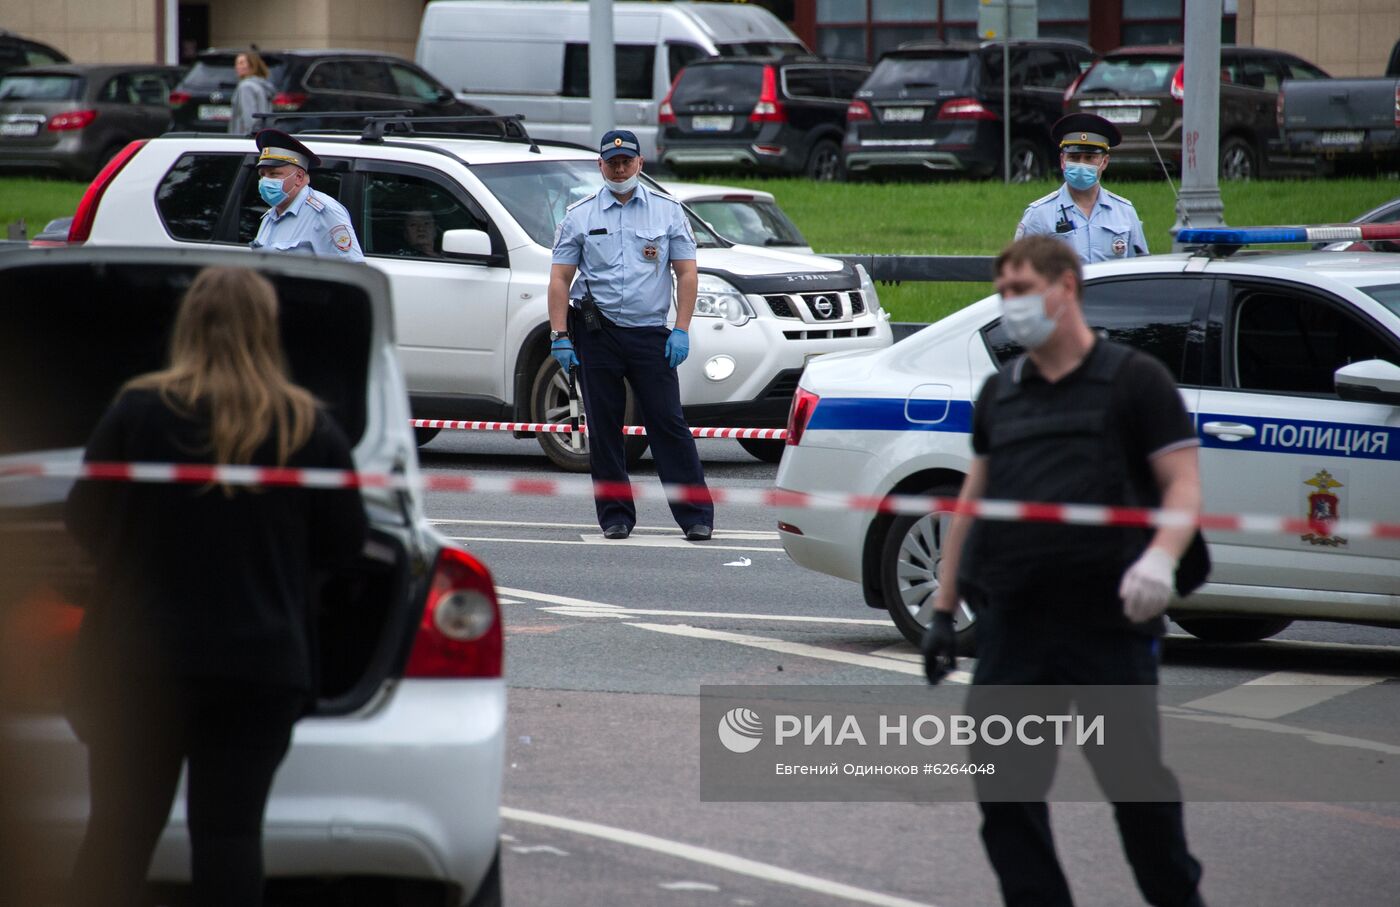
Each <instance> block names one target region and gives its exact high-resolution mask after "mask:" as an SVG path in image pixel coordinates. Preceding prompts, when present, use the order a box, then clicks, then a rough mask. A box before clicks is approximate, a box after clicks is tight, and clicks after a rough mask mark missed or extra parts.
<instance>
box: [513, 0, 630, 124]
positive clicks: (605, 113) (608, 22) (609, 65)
mask: <svg viewBox="0 0 1400 907" xmlns="http://www.w3.org/2000/svg"><path fill="white" fill-rule="evenodd" d="M613 52H614V45H613V4H612V0H588V96H589V105H588V112H589V119H590V122H591V123H592V126H593V138H592V140H591V141H593V142H597V141H598V140H599V139H601V138H602V137H603V133H605V132H607V131H608V130H610V129H612V128H613V126H615V125H616V124H615V123H614V122H613V117H614V116H615V115H616V114H615V113H614V105H613V98H614V96H615V94H616V84H617V83H616V81H615V76H616V70H615V67H614V61H613ZM526 126H529V124H528V123H527V124H526Z"/></svg>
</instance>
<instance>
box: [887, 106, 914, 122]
mask: <svg viewBox="0 0 1400 907" xmlns="http://www.w3.org/2000/svg"><path fill="white" fill-rule="evenodd" d="M880 119H881V120H883V121H884V122H886V123H921V122H923V119H924V109H923V108H922V107H886V108H885V109H884V110H883V111H882V112H881V114H880Z"/></svg>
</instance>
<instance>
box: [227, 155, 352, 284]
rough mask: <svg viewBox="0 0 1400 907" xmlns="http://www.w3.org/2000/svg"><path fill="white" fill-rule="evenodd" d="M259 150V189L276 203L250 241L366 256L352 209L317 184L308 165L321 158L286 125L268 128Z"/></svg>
mask: <svg viewBox="0 0 1400 907" xmlns="http://www.w3.org/2000/svg"><path fill="white" fill-rule="evenodd" d="M253 141H254V142H256V143H257V146H258V150H259V151H260V152H261V153H260V154H259V155H258V194H259V195H260V196H262V200H263V201H265V202H267V203H268V204H269V205H271V206H272V207H270V208H268V210H267V213H266V214H264V215H263V218H262V223H260V224H259V225H258V235H257V236H255V237H254V238H253V241H252V242H251V243H250V244H249V245H251V246H252V247H253V248H254V249H271V250H274V251H278V252H293V251H295V252H309V253H311V254H312V255H322V256H325V257H327V258H339V259H340V260H342V261H364V260H365V256H364V253H363V252H361V251H360V241H359V239H357V238H356V237H355V228H354V227H353V226H351V224H350V213H349V212H348V211H346V210H345V207H344V206H343V205H341V203H340V202H338V201H336V200H335V199H333V198H331V197H330V196H329V195H327V194H326V193H324V192H317V191H316V190H315V189H312V188H311V177H310V176H308V175H307V171H308V170H310V169H311V168H312V167H317V166H320V164H321V159H320V158H318V157H317V156H316V155H315V154H313V153H312V152H311V149H310V148H307V147H306V146H305V145H303V144H302V143H301V142H298V141H297V140H296V139H294V138H292V137H291V136H290V135H287V133H285V132H283V131H282V130H280V129H264V130H262V131H261V132H259V133H258V134H257V136H256V137H255V138H254V140H253Z"/></svg>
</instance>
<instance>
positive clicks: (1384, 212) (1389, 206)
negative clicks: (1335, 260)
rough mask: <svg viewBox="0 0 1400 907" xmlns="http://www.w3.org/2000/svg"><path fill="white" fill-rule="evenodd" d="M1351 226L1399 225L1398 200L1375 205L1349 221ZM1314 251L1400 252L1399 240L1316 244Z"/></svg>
mask: <svg viewBox="0 0 1400 907" xmlns="http://www.w3.org/2000/svg"><path fill="white" fill-rule="evenodd" d="M1351 222H1352V223H1353V224H1394V223H1400V198H1392V199H1391V200H1390V201H1388V202H1386V203H1385V204H1383V205H1377V206H1376V207H1374V208H1372V209H1371V210H1370V211H1367V212H1366V213H1365V214H1361V215H1358V216H1356V217H1353V218H1352V219H1351ZM1313 248H1315V249H1331V250H1333V251H1338V250H1341V251H1346V252H1400V240H1395V239H1367V240H1356V241H1354V242H1353V241H1345V242H1334V243H1318V244H1316V245H1315V246H1313Z"/></svg>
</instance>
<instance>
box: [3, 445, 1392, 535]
mask: <svg viewBox="0 0 1400 907" xmlns="http://www.w3.org/2000/svg"><path fill="white" fill-rule="evenodd" d="M26 478H68V479H73V478H77V479H100V480H110V481H122V482H153V483H180V484H198V485H203V484H226V485H244V486H258V487H267V488H286V487H292V488H389V489H407V488H412V487H415V486H416V487H418V488H421V489H422V490H424V491H440V492H455V493H461V494H506V495H513V496H520V497H581V498H591V497H594V496H595V495H596V496H601V497H617V496H622V495H627V494H631V495H632V496H633V497H635V498H638V499H641V500H673V501H690V502H704V501H707V500H708V501H713V502H715V503H716V504H733V505H737V506H752V507H765V508H772V507H786V508H791V509H799V510H875V511H879V512H881V513H900V514H925V513H945V512H947V513H966V514H968V515H970V516H976V517H980V518H982V519H989V520H1012V521H1020V522H1033V523H1058V524H1063V525H1076V526H1137V527H1158V526H1190V525H1193V524H1195V525H1198V526H1200V527H1201V528H1202V529H1212V530H1217V531H1221V532H1256V533H1271V534H1278V535H1307V534H1311V535H1318V536H1331V537H1334V538H1337V539H1338V540H1340V539H1351V538H1376V539H1400V523H1385V522H1379V521H1370V520H1336V521H1329V520H1313V519H1307V518H1303V517H1285V516H1266V515H1253V514H1201V515H1200V516H1196V515H1193V514H1189V513H1183V512H1182V511H1173V510H1151V509H1147V508H1140V507H1103V506H1098V505H1089V504H1041V503H1033V502H1029V503H1028V502H1019V501H974V502H971V503H969V504H959V503H958V501H957V499H955V498H944V497H926V496H922V495H888V496H885V497H880V496H876V495H858V494H838V493H833V494H806V493H804V492H797V491H784V490H782V489H780V488H712V487H706V486H703V485H661V484H658V483H654V482H646V483H636V484H633V483H630V482H593V481H591V480H590V479H586V478H583V477H582V476H579V477H577V478H572V477H566V478H548V479H542V478H535V477H521V476H511V475H496V474H488V475H464V474H454V473H423V474H421V475H420V476H419V477H418V479H417V480H416V481H415V480H414V479H412V478H409V477H408V476H405V475H402V474H391V473H364V472H361V473H356V472H350V471H346V470H339V469H288V468H277V467H264V466H209V465H198V464H190V463H77V462H69V463H9V464H5V465H0V480H7V479H26Z"/></svg>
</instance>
